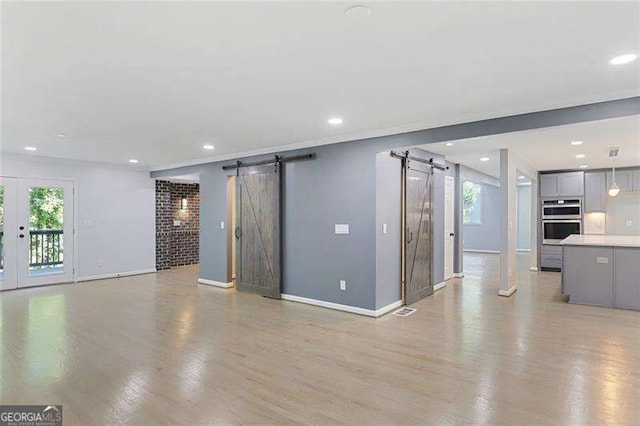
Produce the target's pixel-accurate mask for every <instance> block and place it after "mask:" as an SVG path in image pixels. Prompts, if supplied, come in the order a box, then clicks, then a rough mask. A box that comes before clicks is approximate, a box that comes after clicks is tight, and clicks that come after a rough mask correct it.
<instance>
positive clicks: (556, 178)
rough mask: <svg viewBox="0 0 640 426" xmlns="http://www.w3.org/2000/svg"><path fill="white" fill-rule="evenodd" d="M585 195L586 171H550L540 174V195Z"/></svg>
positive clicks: (544, 196)
mask: <svg viewBox="0 0 640 426" xmlns="http://www.w3.org/2000/svg"><path fill="white" fill-rule="evenodd" d="M583 195H584V173H583V172H567V173H550V174H543V175H540V196H541V197H543V198H546V197H582V196H583Z"/></svg>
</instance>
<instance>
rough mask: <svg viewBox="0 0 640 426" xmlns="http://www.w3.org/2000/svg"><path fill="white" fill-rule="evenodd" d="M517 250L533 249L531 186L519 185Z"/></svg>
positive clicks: (517, 192)
mask: <svg viewBox="0 0 640 426" xmlns="http://www.w3.org/2000/svg"><path fill="white" fill-rule="evenodd" d="M516 196H517V201H516V203H517V204H516V211H517V215H518V217H517V221H516V232H517V235H516V248H517V249H518V250H530V249H531V225H532V223H531V186H530V185H518V187H517V191H516Z"/></svg>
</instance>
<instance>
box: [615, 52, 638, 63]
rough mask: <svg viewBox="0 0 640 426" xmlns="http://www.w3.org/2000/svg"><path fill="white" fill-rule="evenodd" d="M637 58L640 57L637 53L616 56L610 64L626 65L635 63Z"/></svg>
mask: <svg viewBox="0 0 640 426" xmlns="http://www.w3.org/2000/svg"><path fill="white" fill-rule="evenodd" d="M637 57H638V55H636V54H635V53H626V54H624V55H620V56H616V57H615V58H613V59H612V60H610V61H609V63H610V64H611V65H624V64H628V63H629V62H633V61H635V60H636V58H637Z"/></svg>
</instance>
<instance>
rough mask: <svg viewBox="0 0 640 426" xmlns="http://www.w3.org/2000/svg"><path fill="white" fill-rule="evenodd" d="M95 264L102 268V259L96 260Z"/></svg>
mask: <svg viewBox="0 0 640 426" xmlns="http://www.w3.org/2000/svg"><path fill="white" fill-rule="evenodd" d="M96 264H97V265H98V268H102V259H98V260H97V261H96Z"/></svg>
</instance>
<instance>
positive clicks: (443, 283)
mask: <svg viewBox="0 0 640 426" xmlns="http://www.w3.org/2000/svg"><path fill="white" fill-rule="evenodd" d="M446 286H447V282H446V281H442V282H441V283H438V284H436V285H434V286H433V291H434V292H436V291H438V290H440V289H442V288H445V287H446Z"/></svg>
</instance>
